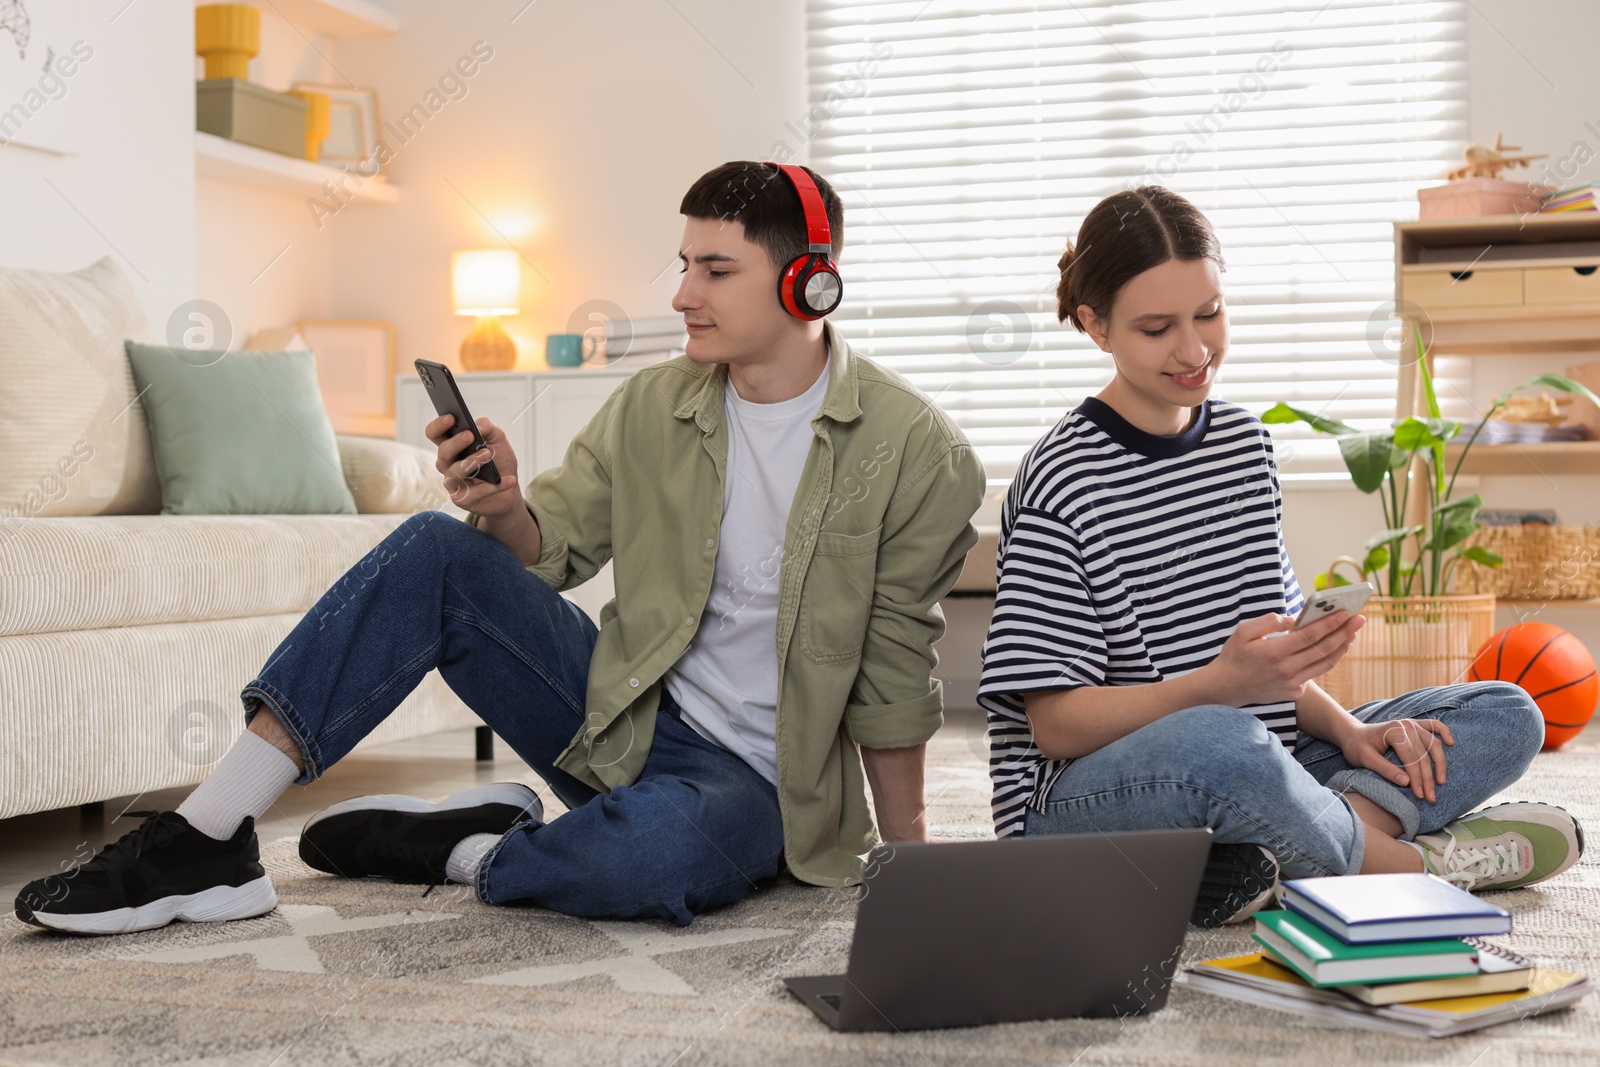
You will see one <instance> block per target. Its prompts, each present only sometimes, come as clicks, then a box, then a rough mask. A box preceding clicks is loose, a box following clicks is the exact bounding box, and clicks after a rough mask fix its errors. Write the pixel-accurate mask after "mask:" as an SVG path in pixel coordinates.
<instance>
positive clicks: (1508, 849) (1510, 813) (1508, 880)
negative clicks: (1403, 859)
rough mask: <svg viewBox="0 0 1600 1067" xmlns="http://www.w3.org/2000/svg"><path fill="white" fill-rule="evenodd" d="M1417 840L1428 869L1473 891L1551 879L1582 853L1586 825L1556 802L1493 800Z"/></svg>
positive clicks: (1517, 885) (1417, 845) (1423, 864)
mask: <svg viewBox="0 0 1600 1067" xmlns="http://www.w3.org/2000/svg"><path fill="white" fill-rule="evenodd" d="M1412 844H1413V845H1415V846H1416V847H1417V849H1418V850H1419V851H1420V852H1421V853H1422V866H1423V869H1424V870H1426V871H1427V872H1428V873H1429V874H1436V875H1438V876H1439V877H1440V878H1443V879H1444V880H1445V881H1447V882H1450V883H1452V884H1453V885H1458V886H1460V887H1461V888H1462V889H1468V890H1472V891H1474V892H1476V891H1480V890H1484V889H1520V888H1522V887H1523V886H1526V885H1532V884H1534V883H1535V882H1542V881H1544V880H1545V879H1546V878H1553V877H1555V876H1556V875H1558V874H1560V873H1561V872H1562V871H1564V870H1566V869H1567V868H1568V867H1571V866H1572V865H1573V864H1574V863H1577V862H1578V857H1579V856H1581V855H1583V828H1582V827H1581V826H1579V825H1578V820H1577V819H1574V818H1573V817H1572V816H1571V815H1569V814H1567V812H1566V811H1565V809H1562V808H1558V807H1556V806H1555V805H1554V804H1495V805H1493V806H1492V807H1487V808H1484V809H1483V810H1482V811H1475V812H1473V813H1472V814H1471V815H1466V816H1463V817H1462V818H1459V819H1457V820H1456V821H1455V822H1453V823H1451V824H1449V825H1448V826H1446V827H1445V828H1444V829H1442V830H1439V831H1437V832H1436V833H1431V834H1418V835H1417V838H1416V840H1415V841H1413V842H1412Z"/></svg>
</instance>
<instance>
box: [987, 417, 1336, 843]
mask: <svg viewBox="0 0 1600 1067" xmlns="http://www.w3.org/2000/svg"><path fill="white" fill-rule="evenodd" d="M1282 516H1283V501H1282V495H1281V492H1280V488H1279V484H1278V468H1277V464H1276V462H1275V461H1274V459H1273V453H1272V439H1271V438H1270V437H1269V436H1268V435H1267V431H1266V428H1265V427H1264V426H1263V425H1262V424H1261V422H1260V420H1259V419H1257V418H1256V417H1255V416H1254V415H1251V414H1250V413H1249V412H1248V411H1246V410H1244V409H1243V408H1240V407H1237V406H1235V405H1233V404H1229V403H1226V402H1225V401H1221V400H1208V401H1206V403H1205V404H1203V405H1202V406H1201V407H1200V410H1199V413H1198V415H1197V417H1196V418H1195V420H1194V423H1193V425H1191V426H1190V427H1189V428H1188V429H1187V430H1185V431H1183V432H1182V433H1180V434H1176V435H1173V436H1170V437H1161V436H1156V435H1154V434H1150V433H1146V432H1145V431H1143V430H1140V429H1139V428H1138V427H1136V426H1134V425H1132V424H1131V423H1129V422H1128V421H1127V420H1126V419H1124V418H1122V416H1120V415H1118V414H1117V413H1116V411H1114V410H1113V409H1112V408H1111V407H1110V406H1109V405H1107V404H1105V403H1104V402H1103V401H1100V400H1098V399H1095V398H1093V397H1090V398H1088V399H1086V400H1084V401H1083V402H1082V403H1081V404H1080V405H1079V406H1078V407H1077V408H1075V409H1074V410H1072V411H1070V412H1068V413H1067V415H1066V416H1065V417H1064V418H1063V419H1062V420H1061V421H1060V422H1059V423H1057V424H1056V426H1055V427H1054V428H1053V429H1052V430H1051V431H1050V432H1049V433H1048V434H1046V435H1045V436H1044V438H1043V439H1041V440H1040V441H1039V442H1038V444H1036V445H1034V446H1033V448H1032V449H1030V450H1029V452H1028V454H1027V455H1026V456H1025V457H1024V458H1023V461H1022V464H1021V465H1020V467H1019V468H1018V470H1017V476H1016V478H1015V480H1014V481H1013V482H1012V485H1011V490H1010V492H1009V493H1008V494H1007V496H1006V501H1005V507H1004V509H1003V510H1002V513H1001V520H1000V551H999V581H998V587H997V590H996V594H995V608H994V619H993V621H992V622H991V624H990V626H989V635H988V639H987V640H986V641H985V642H984V649H983V677H982V680H981V682H980V684H979V687H978V703H979V704H980V705H981V706H982V707H983V708H984V710H985V711H986V712H987V714H988V724H989V753H990V755H989V773H990V776H991V778H992V779H993V784H994V797H993V809H994V821H995V832H996V834H997V836H1000V837H1005V836H1008V835H1010V834H1015V833H1019V832H1021V831H1022V828H1023V816H1024V814H1025V810H1026V808H1027V807H1029V806H1033V807H1036V808H1037V807H1038V806H1040V805H1041V804H1042V803H1043V801H1044V799H1045V798H1046V797H1047V796H1048V795H1049V792H1050V788H1051V786H1052V785H1053V784H1054V783H1055V780H1056V779H1057V778H1058V777H1059V776H1060V774H1061V772H1062V771H1064V770H1065V769H1066V768H1067V766H1068V764H1069V763H1071V760H1065V759H1062V760H1050V759H1047V758H1046V757H1045V756H1044V755H1043V753H1041V752H1040V751H1039V749H1038V748H1037V747H1036V746H1035V745H1034V742H1033V734H1032V731H1031V730H1030V729H1029V726H1028V717H1027V714H1026V712H1025V711H1024V710H1023V703H1022V694H1024V693H1027V692H1030V691H1034V690H1050V689H1071V688H1075V687H1077V686H1086V685H1087V686H1114V685H1139V684H1143V683H1148V682H1159V681H1163V680H1165V679H1167V678H1175V677H1179V676H1181V675H1184V674H1188V673H1189V672H1191V671H1194V670H1197V669H1198V668H1200V667H1203V666H1205V665H1206V664H1207V663H1209V662H1211V661H1212V660H1213V659H1215V658H1216V656H1217V653H1218V652H1220V651H1221V650H1222V645H1223V643H1224V642H1225V641H1226V640H1227V639H1228V637H1229V635H1230V634H1232V633H1233V631H1234V629H1235V628H1236V627H1237V626H1238V625H1239V624H1240V623H1241V622H1244V621H1245V620H1247V619H1252V618H1256V617H1257V616H1261V615H1266V614H1270V613H1272V612H1278V613H1281V614H1289V615H1292V614H1295V613H1297V612H1298V611H1299V610H1300V609H1301V607H1302V606H1303V603H1304V601H1303V598H1302V596H1301V593H1300V587H1299V585H1298V583H1297V582H1296V581H1295V576H1294V571H1293V569H1292V568H1291V567H1290V565H1289V556H1288V553H1287V552H1286V551H1285V550H1284V546H1283V532H1282V528H1281V525H1280V524H1281V521H1282ZM1245 707H1246V710H1248V711H1250V712H1252V713H1254V714H1255V715H1256V716H1257V717H1259V718H1260V719H1261V720H1262V722H1263V723H1264V724H1265V725H1266V727H1267V728H1268V729H1269V730H1270V731H1272V733H1274V734H1275V735H1277V736H1278V738H1279V739H1281V740H1282V742H1283V743H1284V745H1285V746H1289V747H1293V745H1294V743H1295V741H1296V738H1297V734H1298V730H1297V727H1296V723H1295V710H1294V703H1293V702H1292V701H1280V702H1276V703H1270V704H1254V705H1246V706H1245Z"/></svg>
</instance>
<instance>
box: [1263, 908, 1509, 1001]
mask: <svg viewBox="0 0 1600 1067" xmlns="http://www.w3.org/2000/svg"><path fill="white" fill-rule="evenodd" d="M1252 936H1253V937H1254V938H1255V939H1256V940H1257V941H1259V942H1261V944H1262V945H1264V946H1265V947H1266V948H1268V949H1270V950H1271V951H1272V953H1273V954H1274V955H1275V956H1277V957H1278V958H1279V959H1280V960H1282V961H1283V962H1284V963H1287V964H1288V965H1289V966H1291V967H1293V968H1294V969H1295V971H1296V972H1298V973H1299V974H1300V975H1301V976H1302V977H1304V978H1305V979H1306V980H1308V981H1310V982H1312V983H1314V984H1316V985H1339V984H1342V983H1346V982H1393V981H1398V980H1400V979H1402V978H1448V977H1452V976H1455V975H1463V974H1477V973H1478V950H1477V948H1475V947H1474V946H1472V945H1469V944H1467V943H1466V942H1465V941H1460V940H1456V939H1453V938H1446V939H1433V940H1428V941H1383V942H1376V943H1372V944H1365V945H1352V944H1350V943H1348V942H1346V941H1342V940H1340V939H1339V938H1338V937H1337V936H1335V935H1334V934H1333V933H1331V932H1329V931H1327V930H1324V929H1323V928H1322V927H1320V926H1318V925H1317V924H1316V923H1314V922H1312V921H1311V920H1310V919H1308V918H1306V917H1305V916H1304V915H1301V914H1299V913H1297V912H1293V911H1262V912H1257V913H1256V932H1255V933H1254V934H1253V935H1252Z"/></svg>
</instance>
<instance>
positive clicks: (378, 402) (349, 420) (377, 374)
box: [295, 319, 395, 437]
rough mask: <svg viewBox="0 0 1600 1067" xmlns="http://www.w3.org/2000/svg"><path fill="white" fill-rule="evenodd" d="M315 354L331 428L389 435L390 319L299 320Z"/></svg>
mask: <svg viewBox="0 0 1600 1067" xmlns="http://www.w3.org/2000/svg"><path fill="white" fill-rule="evenodd" d="M295 328H296V330H297V331H298V332H299V334H300V336H301V337H302V338H303V339H304V340H305V343H306V347H307V348H309V349H310V350H311V351H312V352H313V353H315V354H316V357H317V387H318V388H319V389H320V390H321V391H322V403H323V405H324V406H325V407H326V408H327V409H328V418H329V420H330V421H331V422H332V423H333V428H334V431H335V432H336V433H348V434H362V435H366V436H371V437H393V436H394V374H395V371H394V324H393V323H391V322H379V321H361V320H349V319H301V320H300V321H299V322H297V323H296V324H295Z"/></svg>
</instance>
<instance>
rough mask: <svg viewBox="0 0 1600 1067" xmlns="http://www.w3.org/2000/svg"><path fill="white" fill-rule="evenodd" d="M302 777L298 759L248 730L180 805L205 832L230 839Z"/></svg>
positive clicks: (191, 823) (188, 818)
mask: <svg viewBox="0 0 1600 1067" xmlns="http://www.w3.org/2000/svg"><path fill="white" fill-rule="evenodd" d="M299 777H300V772H299V770H297V769H296V768H295V765H294V760H292V759H290V758H289V757H288V756H286V755H284V754H283V753H282V752H281V751H279V749H278V746H276V745H274V744H273V743H272V742H271V741H268V740H267V739H266V738H264V737H262V736H261V735H260V734H254V733H251V732H250V731H249V730H246V731H245V732H244V734H243V735H241V736H240V738H239V740H237V741H235V742H234V743H233V747H232V748H230V749H228V751H227V752H226V753H225V754H224V755H223V757H222V759H221V760H219V761H218V762H217V765H216V767H214V768H212V771H211V773H210V774H209V775H207V776H206V780H205V781H203V782H201V783H200V784H199V785H197V786H195V788H194V792H192V793H190V794H189V796H188V798H187V799H186V800H184V802H183V803H182V804H179V805H178V814H179V815H182V816H183V817H184V818H185V819H187V820H189V825H190V826H193V827H194V828H195V829H196V830H199V831H200V832H201V833H203V834H205V835H206V836H207V837H213V838H216V839H217V840H218V841H226V840H228V839H229V838H231V837H233V834H234V831H235V830H237V829H239V824H240V823H242V822H243V821H244V818H245V816H246V815H249V816H251V817H252V818H256V819H259V818H260V817H261V816H262V815H263V814H264V813H265V812H266V810H267V809H268V808H270V807H272V802H273V801H274V800H277V799H278V796H279V795H280V794H281V793H282V792H283V791H284V790H285V789H287V788H289V786H291V785H293V784H294V781H295V779H297V778H299Z"/></svg>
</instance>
